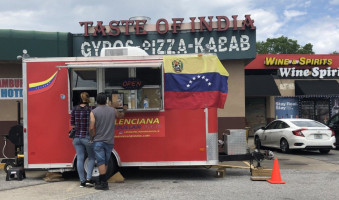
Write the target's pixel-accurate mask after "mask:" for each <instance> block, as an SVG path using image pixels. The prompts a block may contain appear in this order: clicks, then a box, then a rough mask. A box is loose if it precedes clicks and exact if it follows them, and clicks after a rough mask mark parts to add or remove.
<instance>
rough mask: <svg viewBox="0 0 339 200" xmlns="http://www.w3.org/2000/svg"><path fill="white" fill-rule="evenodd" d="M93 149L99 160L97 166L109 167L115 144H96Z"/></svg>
mask: <svg viewBox="0 0 339 200" xmlns="http://www.w3.org/2000/svg"><path fill="white" fill-rule="evenodd" d="M93 149H94V153H95V158H96V159H97V165H98V166H100V165H102V164H105V165H108V161H109V159H110V158H111V153H112V150H113V144H107V143H105V142H94V143H93Z"/></svg>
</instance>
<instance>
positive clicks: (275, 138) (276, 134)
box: [269, 121, 287, 148]
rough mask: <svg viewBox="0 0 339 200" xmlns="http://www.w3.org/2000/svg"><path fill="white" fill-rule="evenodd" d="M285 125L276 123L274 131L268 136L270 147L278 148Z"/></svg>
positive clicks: (281, 122)
mask: <svg viewBox="0 0 339 200" xmlns="http://www.w3.org/2000/svg"><path fill="white" fill-rule="evenodd" d="M286 126H287V124H286V123H285V122H283V121H277V124H276V126H275V129H274V131H272V133H271V135H270V138H269V139H270V144H271V146H272V147H275V148H280V139H281V137H282V136H283V135H284V130H285V128H286Z"/></svg>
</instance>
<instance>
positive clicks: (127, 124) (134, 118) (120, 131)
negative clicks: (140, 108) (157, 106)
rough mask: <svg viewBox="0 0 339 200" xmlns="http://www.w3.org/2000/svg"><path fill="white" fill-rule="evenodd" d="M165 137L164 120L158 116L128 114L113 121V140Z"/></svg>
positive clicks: (161, 116)
mask: <svg viewBox="0 0 339 200" xmlns="http://www.w3.org/2000/svg"><path fill="white" fill-rule="evenodd" d="M135 137H165V120H164V116H163V115H160V114H152V113H144V115H140V113H129V115H128V114H127V115H126V117H124V118H121V119H116V120H115V138H135Z"/></svg>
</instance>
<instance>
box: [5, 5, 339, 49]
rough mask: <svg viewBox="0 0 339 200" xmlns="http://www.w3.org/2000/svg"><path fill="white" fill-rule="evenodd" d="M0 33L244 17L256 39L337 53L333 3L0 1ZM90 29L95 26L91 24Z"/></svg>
mask: <svg viewBox="0 0 339 200" xmlns="http://www.w3.org/2000/svg"><path fill="white" fill-rule="evenodd" d="M0 5H1V6H0V29H14V30H35V31H47V32H71V33H83V32H84V28H83V27H81V26H80V25H79V22H81V21H93V22H96V21H103V24H105V25H107V24H108V23H109V22H110V21H112V20H126V19H129V18H130V17H134V16H147V17H150V18H151V21H150V22H147V23H148V24H155V23H156V21H157V20H158V19H160V18H165V19H167V20H168V21H170V20H171V19H172V18H184V22H190V21H189V17H201V16H206V19H207V16H214V20H216V18H215V16H227V17H228V18H229V19H230V20H231V19H232V15H238V20H239V19H241V20H242V19H244V16H245V15H246V14H250V15H251V18H252V19H254V25H255V26H256V38H257V41H266V39H267V38H277V37H280V36H284V37H288V38H289V39H292V40H297V42H298V44H300V45H302V46H304V45H305V44H307V43H311V44H313V51H314V52H315V53H316V54H329V53H332V52H334V51H337V52H339V12H338V10H339V0H208V1H206V0H171V1H168V0H167V1H163V0H153V1H152V0H142V1H140V0H138V1H137V0H111V1H104V0H95V1H93V0H57V1H56V0H26V1H23V0H0ZM94 25H96V23H94Z"/></svg>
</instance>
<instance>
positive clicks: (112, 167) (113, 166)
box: [106, 155, 119, 179]
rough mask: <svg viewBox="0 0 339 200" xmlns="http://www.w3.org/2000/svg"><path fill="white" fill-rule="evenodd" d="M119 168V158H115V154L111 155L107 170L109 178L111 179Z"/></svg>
mask: <svg viewBox="0 0 339 200" xmlns="http://www.w3.org/2000/svg"><path fill="white" fill-rule="evenodd" d="M118 169H119V167H118V163H117V160H116V159H115V157H114V156H113V155H111V158H110V159H109V162H108V166H107V172H106V176H107V179H109V178H110V177H111V176H113V175H114V174H115V173H117V172H118Z"/></svg>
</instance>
